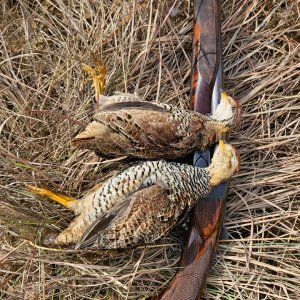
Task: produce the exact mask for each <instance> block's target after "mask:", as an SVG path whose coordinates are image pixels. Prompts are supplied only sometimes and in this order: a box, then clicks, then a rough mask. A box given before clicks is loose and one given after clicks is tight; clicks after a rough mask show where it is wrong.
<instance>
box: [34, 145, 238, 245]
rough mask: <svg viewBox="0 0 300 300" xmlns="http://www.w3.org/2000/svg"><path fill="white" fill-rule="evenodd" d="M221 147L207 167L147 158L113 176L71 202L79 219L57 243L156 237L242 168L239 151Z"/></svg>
mask: <svg viewBox="0 0 300 300" xmlns="http://www.w3.org/2000/svg"><path fill="white" fill-rule="evenodd" d="M220 145H221V146H220V147H219V149H218V150H217V151H216V153H215V155H214V157H213V159H212V163H211V164H210V166H209V167H207V168H195V167H193V166H190V165H187V164H178V163H172V162H167V161H164V160H159V161H147V162H144V163H139V164H137V165H135V166H132V167H129V168H127V169H126V170H124V171H122V172H120V173H119V174H118V175H116V176H113V177H111V178H110V179H108V180H107V181H106V182H105V183H104V184H103V185H102V186H100V187H98V188H97V189H94V190H93V191H92V192H90V193H89V194H87V195H86V196H85V197H84V198H83V199H81V200H80V201H76V200H74V201H71V203H70V205H69V206H68V207H69V208H70V209H72V210H73V211H74V212H75V214H76V215H77V217H76V218H75V219H74V221H73V222H72V223H71V224H70V225H69V227H68V228H67V229H66V230H64V231H63V232H62V233H60V234H59V235H58V237H56V238H55V239H54V240H53V242H54V243H55V244H68V243H77V247H92V248H99V249H117V248H127V247H133V246H137V245H139V244H144V243H148V242H153V241H155V240H156V239H158V238H160V237H161V236H163V235H164V234H166V233H167V232H168V231H169V230H170V229H171V228H172V227H173V226H174V225H175V224H176V221H177V220H178V218H179V216H180V215H181V214H182V213H183V212H184V211H188V210H189V209H191V207H192V206H193V205H194V204H195V203H196V201H197V200H199V198H201V197H202V196H204V195H206V194H207V193H208V192H209V191H210V190H211V188H212V187H213V186H215V185H218V184H219V183H220V182H222V181H224V180H227V179H228V178H229V177H231V176H232V175H233V174H234V173H236V172H237V171H238V169H239V156H238V153H237V151H236V150H235V149H234V148H233V147H232V146H231V145H229V144H225V145H224V144H223V143H221V144H220ZM32 191H33V192H34V193H36V194H41V195H43V194H45V193H44V192H43V189H39V188H34V187H33V188H32Z"/></svg>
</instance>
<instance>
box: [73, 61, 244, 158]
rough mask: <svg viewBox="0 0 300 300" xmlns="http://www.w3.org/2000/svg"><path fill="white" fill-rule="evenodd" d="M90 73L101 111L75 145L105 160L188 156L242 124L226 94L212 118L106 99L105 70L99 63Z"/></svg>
mask: <svg viewBox="0 0 300 300" xmlns="http://www.w3.org/2000/svg"><path fill="white" fill-rule="evenodd" d="M98 64H100V63H99V62H98ZM99 70H100V71H99ZM85 71H86V72H87V73H88V74H89V75H90V77H92V79H93V81H94V86H95V90H96V98H97V99H98V100H97V101H98V102H99V110H98V111H97V112H96V114H95V115H94V120H93V121H92V122H91V123H90V124H88V125H87V127H86V129H85V130H84V131H83V132H80V133H79V134H78V135H77V136H76V137H75V138H74V139H73V141H72V145H73V146H74V147H76V148H82V149H89V150H93V151H95V152H96V153H97V154H98V155H99V156H101V157H104V158H114V157H119V156H127V157H134V158H142V159H175V158H178V157H183V156H186V155H187V154H189V153H191V152H192V151H193V150H203V149H205V148H207V147H209V146H210V145H212V144H213V143H215V142H216V141H218V140H219V139H220V137H221V136H222V134H225V133H227V132H228V131H229V130H230V129H231V128H233V127H234V126H236V125H237V124H238V122H239V121H240V117H241V108H240V106H239V104H238V102H237V101H236V100H235V99H233V98H231V97H230V96H228V95H227V94H226V93H225V92H222V93H221V101H220V104H219V105H218V107H217V109H216V112H215V113H214V114H213V115H212V116H210V117H208V116H204V115H203V114H200V113H197V112H193V111H188V110H184V109H180V108H178V107H175V106H172V105H168V104H158V103H151V102H147V101H143V100H141V99H140V98H139V97H137V96H135V95H132V94H123V93H118V94H116V95H113V96H104V95H102V90H103V88H104V78H105V69H104V67H102V68H101V64H100V67H99V66H98V71H97V72H96V71H94V70H92V69H91V68H89V67H88V66H86V65H85Z"/></svg>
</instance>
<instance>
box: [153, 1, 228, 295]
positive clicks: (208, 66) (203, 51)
mask: <svg viewBox="0 0 300 300" xmlns="http://www.w3.org/2000/svg"><path fill="white" fill-rule="evenodd" d="M193 31H194V33H193V58H192V81H191V103H190V104H191V109H192V110H195V111H197V112H201V113H203V114H208V113H213V112H214V110H215V109H216V106H217V105H218V103H219V101H220V91H221V88H222V85H223V79H222V48H221V24H220V3H219V1H218V0H195V1H194V29H193ZM213 150H214V147H212V148H211V149H208V150H206V151H204V152H196V153H195V154H194V157H193V165H194V166H196V167H206V166H207V165H208V164H209V163H210V159H211V154H212V153H213ZM227 188H228V182H226V183H223V184H221V185H219V186H218V187H216V188H214V189H213V190H212V192H211V193H210V194H209V195H208V196H207V197H206V198H204V199H199V200H200V201H199V202H198V203H197V204H196V206H195V207H194V208H193V210H192V211H191V212H190V221H189V230H188V234H187V239H186V242H185V246H184V249H183V253H182V258H181V263H180V269H179V270H178V272H177V274H176V275H175V277H174V279H173V281H172V283H171V284H170V286H169V287H168V288H167V289H166V290H164V291H163V292H162V293H161V294H160V295H159V296H158V297H157V298H156V299H164V300H195V299H198V298H199V297H200V293H201V291H202V289H203V286H204V284H205V280H206V277H207V274H208V272H209V269H210V266H211V263H212V260H213V259H214V256H215V251H216V247H217V241H218V238H219V234H220V229H221V225H222V219H223V214H224V206H225V205H224V204H225V198H226V194H227Z"/></svg>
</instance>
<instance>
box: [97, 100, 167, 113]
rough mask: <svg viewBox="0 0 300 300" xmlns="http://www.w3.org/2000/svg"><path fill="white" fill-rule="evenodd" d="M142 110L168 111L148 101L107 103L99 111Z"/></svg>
mask: <svg viewBox="0 0 300 300" xmlns="http://www.w3.org/2000/svg"><path fill="white" fill-rule="evenodd" d="M137 108H138V109H142V110H154V111H168V109H167V108H165V107H164V106H162V105H160V104H157V103H151V102H148V101H125V102H116V103H109V104H107V105H104V106H102V108H101V111H118V110H122V109H137Z"/></svg>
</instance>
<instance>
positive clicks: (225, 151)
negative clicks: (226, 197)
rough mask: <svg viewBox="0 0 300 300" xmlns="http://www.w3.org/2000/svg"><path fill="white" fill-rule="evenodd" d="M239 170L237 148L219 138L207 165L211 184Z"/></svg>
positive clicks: (214, 184) (216, 183) (215, 183)
mask: <svg viewBox="0 0 300 300" xmlns="http://www.w3.org/2000/svg"><path fill="white" fill-rule="evenodd" d="M239 170H240V156H239V154H238V152H237V150H236V149H235V148H234V147H233V146H231V145H229V144H225V143H224V141H223V140H221V141H220V142H219V146H218V148H217V150H216V151H215V153H214V156H213V158H212V161H211V164H210V165H209V167H208V172H209V174H210V175H211V179H210V183H211V185H212V186H216V185H218V184H219V183H221V182H223V181H226V180H227V179H229V178H230V177H231V176H232V175H234V174H237V173H238V172H239Z"/></svg>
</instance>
